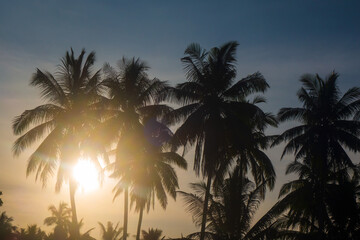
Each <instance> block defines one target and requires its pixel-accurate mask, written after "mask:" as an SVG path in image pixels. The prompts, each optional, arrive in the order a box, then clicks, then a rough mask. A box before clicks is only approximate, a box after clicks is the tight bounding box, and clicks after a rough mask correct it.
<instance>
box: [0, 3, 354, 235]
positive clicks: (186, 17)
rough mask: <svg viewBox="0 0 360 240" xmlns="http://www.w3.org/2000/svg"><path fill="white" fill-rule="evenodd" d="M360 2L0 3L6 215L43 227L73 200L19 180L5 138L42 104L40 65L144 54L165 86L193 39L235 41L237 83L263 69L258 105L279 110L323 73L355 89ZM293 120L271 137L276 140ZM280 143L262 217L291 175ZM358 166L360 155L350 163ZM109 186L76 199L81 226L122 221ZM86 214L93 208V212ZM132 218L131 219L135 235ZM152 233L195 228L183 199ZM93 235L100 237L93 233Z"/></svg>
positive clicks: (178, 77) (21, 164) (1, 177)
mask: <svg viewBox="0 0 360 240" xmlns="http://www.w3.org/2000/svg"><path fill="white" fill-rule="evenodd" d="M359 12H360V2H358V1H205V0H204V1H185V0H183V1H136V2H135V1H106V0H104V1H100V0H98V1H95V0H88V1H85V0H84V1H75V0H73V1H56V0H49V1H45V0H44V1H16V0H11V1H4V0H2V1H1V2H0V112H1V114H0V133H1V137H0V190H2V191H3V194H4V196H3V200H4V205H3V207H1V209H0V211H7V213H8V215H10V216H13V217H14V219H15V223H16V224H17V225H19V226H21V227H24V226H26V225H27V224H33V223H37V224H39V225H42V221H43V219H44V218H45V217H46V216H48V211H47V207H48V205H50V204H55V205H57V204H58V203H59V201H66V202H69V197H68V195H69V194H68V191H67V188H66V187H64V188H63V190H62V191H61V192H60V193H59V194H55V193H54V183H53V182H49V184H48V187H47V188H45V189H42V187H41V184H40V183H38V182H35V181H34V176H33V175H32V176H29V177H28V178H26V176H25V167H26V159H27V157H28V156H29V154H31V151H32V150H33V149H29V150H28V151H26V152H24V154H22V155H21V156H20V157H18V158H14V157H13V156H12V152H11V147H12V143H13V142H14V140H15V139H16V137H15V136H13V134H12V131H11V121H12V119H13V118H14V116H16V115H19V114H21V113H22V112H23V111H24V110H26V109H30V108H33V107H35V106H37V105H39V104H40V103H41V100H40V99H39V91H38V90H37V89H34V88H31V87H29V80H30V78H31V75H32V73H34V71H35V69H36V68H40V69H46V70H49V71H50V72H54V71H55V70H56V65H57V64H59V62H60V61H59V59H60V58H61V57H62V56H64V54H65V52H66V51H67V50H69V49H70V47H72V48H73V49H74V50H75V52H76V53H77V54H78V53H79V52H80V50H81V49H82V48H86V50H87V51H88V52H90V51H91V50H95V51H96V54H97V62H96V65H97V67H99V68H100V67H101V66H102V65H103V64H104V62H110V63H111V64H115V63H116V61H117V60H118V59H120V58H121V57H122V56H127V57H132V56H136V57H141V58H142V59H143V60H145V61H147V63H148V64H149V65H150V66H151V70H150V72H149V73H150V76H152V77H155V76H156V77H158V78H160V79H161V80H168V81H169V82H170V83H171V84H176V83H179V82H182V81H184V79H185V78H184V71H183V69H182V65H181V62H180V58H181V57H182V56H183V52H184V49H185V48H186V46H187V45H188V44H190V43H192V42H197V43H200V44H201V46H203V47H204V48H206V49H210V48H211V47H214V46H219V45H221V44H223V43H225V42H227V41H230V40H236V41H238V42H239V43H240V46H239V47H238V52H237V59H238V78H241V77H245V76H246V75H248V74H251V73H254V72H256V71H260V72H261V73H262V74H263V75H264V76H265V78H266V79H267V81H268V82H269V84H270V86H271V89H270V90H269V91H268V92H267V93H266V94H265V96H266V98H267V100H268V103H267V104H263V105H262V107H263V108H264V109H265V110H266V111H271V112H273V113H276V112H277V111H278V110H279V109H280V108H281V107H288V106H297V105H299V103H298V101H297V98H296V91H297V90H298V89H299V87H300V83H299V81H298V79H299V77H300V76H301V75H302V74H304V73H319V74H320V75H321V76H325V75H326V74H328V73H330V72H331V71H333V70H335V71H337V72H339V73H340V79H339V85H340V89H342V90H346V89H348V88H350V87H353V86H359V85H360V28H359V23H360V14H359ZM293 124H294V123H287V124H282V125H281V126H280V127H279V128H278V129H269V133H280V132H282V131H283V130H284V129H286V128H288V127H289V126H292V125H293ZM281 150H282V149H281V146H280V147H276V148H273V149H271V150H269V151H268V154H269V156H270V157H271V159H272V160H273V164H274V166H275V168H276V171H277V175H278V180H277V184H276V188H275V189H274V191H273V192H272V193H270V194H268V196H267V199H266V201H265V203H263V204H262V207H261V208H260V210H259V214H258V215H257V217H259V216H260V215H261V214H262V213H264V211H266V210H267V209H268V208H270V207H271V205H272V204H273V203H274V202H275V201H276V199H277V195H278V191H279V188H280V186H281V185H282V184H283V183H284V182H286V181H288V180H289V179H290V178H291V176H284V169H285V167H286V165H287V164H288V163H289V161H290V160H291V159H292V156H286V157H285V158H284V159H283V160H282V161H280V152H281ZM353 157H354V161H355V162H359V156H353ZM186 158H187V159H188V162H189V171H188V172H185V171H182V170H179V171H178V175H179V179H180V187H181V189H182V190H187V185H188V183H189V182H192V181H195V180H196V178H195V176H194V174H193V172H192V155H191V153H189V154H188V155H187V156H186ZM112 186H113V182H111V181H110V180H106V181H105V183H104V186H103V188H102V189H100V190H97V191H94V192H91V193H80V192H79V193H78V194H77V198H76V200H77V205H78V215H79V218H84V221H85V227H84V229H83V230H86V229H89V228H91V227H97V222H98V221H101V222H103V223H105V222H106V221H108V220H110V221H113V222H118V221H120V222H121V224H122V218H123V215H122V214H123V212H122V201H121V199H119V200H116V201H115V202H112V194H111V189H112ZM90 209H91V210H90ZM136 222H137V214H131V215H130V229H129V231H130V233H132V234H135V231H136ZM148 227H157V228H160V229H162V230H163V233H164V234H165V235H166V236H167V237H180V234H181V233H183V234H184V235H187V234H188V233H191V232H193V231H195V230H196V228H195V227H194V225H193V223H192V220H191V216H190V215H189V214H187V213H186V212H185V210H184V207H183V203H182V201H181V199H180V198H178V200H177V202H174V201H172V200H171V201H169V206H168V208H167V210H166V211H164V210H162V209H161V208H160V206H158V205H157V206H155V210H154V211H151V212H150V213H149V214H147V215H145V216H144V220H143V228H144V229H147V228H148ZM93 235H94V236H95V237H99V236H98V232H97V230H95V231H94V234H93Z"/></svg>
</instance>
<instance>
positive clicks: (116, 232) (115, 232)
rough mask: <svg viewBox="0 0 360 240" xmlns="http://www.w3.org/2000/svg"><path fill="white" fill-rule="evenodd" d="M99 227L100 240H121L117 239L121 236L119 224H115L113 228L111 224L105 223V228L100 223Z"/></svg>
mask: <svg viewBox="0 0 360 240" xmlns="http://www.w3.org/2000/svg"><path fill="white" fill-rule="evenodd" d="M99 225H100V230H101V238H102V240H119V239H121V237H119V236H120V235H121V233H122V230H123V229H122V228H121V227H119V223H117V224H116V226H115V227H114V224H113V223H112V222H107V225H106V227H105V226H104V224H102V223H101V222H99Z"/></svg>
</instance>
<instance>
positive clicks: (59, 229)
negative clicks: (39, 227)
mask: <svg viewBox="0 0 360 240" xmlns="http://www.w3.org/2000/svg"><path fill="white" fill-rule="evenodd" d="M48 210H49V211H50V212H51V216H50V217H47V218H45V219H44V224H45V225H47V226H52V225H55V228H54V235H53V236H54V239H55V240H57V239H58V240H61V239H66V237H67V236H68V232H69V228H70V225H71V224H70V219H71V209H70V208H69V207H68V205H67V203H64V202H60V203H59V207H58V208H57V209H56V207H55V206H54V205H50V206H49V208H48Z"/></svg>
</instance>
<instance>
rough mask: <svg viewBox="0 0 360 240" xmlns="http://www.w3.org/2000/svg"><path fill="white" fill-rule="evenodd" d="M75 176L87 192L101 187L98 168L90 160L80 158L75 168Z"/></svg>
mask: <svg viewBox="0 0 360 240" xmlns="http://www.w3.org/2000/svg"><path fill="white" fill-rule="evenodd" d="M73 176H74V178H75V179H76V181H77V183H78V184H79V187H80V188H81V189H82V190H83V191H85V192H89V191H93V190H95V189H97V188H99V173H98V170H97V169H96V167H95V165H94V164H93V163H92V162H91V161H89V160H86V159H80V160H79V161H78V163H77V164H76V165H75V167H74V169H73Z"/></svg>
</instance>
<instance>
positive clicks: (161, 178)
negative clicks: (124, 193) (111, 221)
mask: <svg viewBox="0 0 360 240" xmlns="http://www.w3.org/2000/svg"><path fill="white" fill-rule="evenodd" d="M157 126H158V127H157V128H156V127H154V125H153V126H152V127H150V128H151V129H150V130H146V129H145V133H147V134H148V137H147V139H148V144H147V146H146V148H145V149H144V152H143V155H142V156H141V158H138V159H136V160H135V161H134V171H133V173H132V174H133V175H132V176H133V177H132V179H133V187H132V191H131V202H132V203H135V210H136V211H139V222H138V227H137V234H136V240H139V239H140V230H141V223H142V218H143V211H144V209H145V207H146V209H147V211H149V209H150V206H151V205H152V206H154V202H155V196H156V198H157V199H158V201H159V203H160V205H161V206H162V208H164V209H165V208H166V206H167V195H166V193H169V194H170V196H171V197H172V198H173V199H175V198H176V189H177V188H179V184H178V178H177V174H176V172H175V169H174V168H173V167H172V165H176V166H177V167H179V168H182V169H186V168H187V163H186V160H185V159H184V158H183V157H181V156H180V155H179V154H177V153H175V152H166V149H165V147H164V146H163V140H161V139H168V138H169V137H170V136H169V134H170V130H169V129H167V128H166V127H165V126H164V125H162V124H160V123H157ZM145 128H146V126H145ZM154 130H155V131H154ZM149 136H150V137H149ZM144 137H146V136H144ZM159 139H160V140H159ZM158 144H159V145H158Z"/></svg>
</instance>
